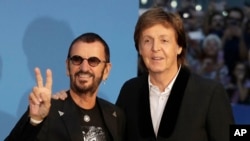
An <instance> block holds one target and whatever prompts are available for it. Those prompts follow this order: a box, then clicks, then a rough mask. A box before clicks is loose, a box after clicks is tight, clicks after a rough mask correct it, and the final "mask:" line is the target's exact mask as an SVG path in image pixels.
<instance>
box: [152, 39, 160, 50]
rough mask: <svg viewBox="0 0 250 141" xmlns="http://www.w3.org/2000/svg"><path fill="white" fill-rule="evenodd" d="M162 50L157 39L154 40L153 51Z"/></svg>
mask: <svg viewBox="0 0 250 141" xmlns="http://www.w3.org/2000/svg"><path fill="white" fill-rule="evenodd" d="M160 50H161V47H160V45H159V44H158V42H157V41H154V42H153V44H152V51H153V52H157V51H160Z"/></svg>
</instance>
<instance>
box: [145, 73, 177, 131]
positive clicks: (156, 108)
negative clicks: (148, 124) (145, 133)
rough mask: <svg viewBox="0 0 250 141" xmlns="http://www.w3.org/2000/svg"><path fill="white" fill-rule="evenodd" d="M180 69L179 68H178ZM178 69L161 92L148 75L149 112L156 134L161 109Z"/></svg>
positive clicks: (166, 99)
mask: <svg viewBox="0 0 250 141" xmlns="http://www.w3.org/2000/svg"><path fill="white" fill-rule="evenodd" d="M179 70H180V69H179ZM179 70H178V72H177V73H176V75H175V77H174V79H173V80H172V81H171V82H170V83H169V85H168V86H167V87H166V88H165V90H164V91H163V92H161V91H160V89H159V88H158V87H157V86H155V85H153V84H152V83H151V81H150V76H148V83H149V97H150V112H151V118H152V122H153V127H154V132H155V135H156V136H157V133H158V129H159V125H160V122H161V117H162V114H163V110H164V108H165V105H166V103H167V101H168V97H169V95H170V92H171V89H172V87H173V84H174V82H175V79H176V77H177V75H178V74H179Z"/></svg>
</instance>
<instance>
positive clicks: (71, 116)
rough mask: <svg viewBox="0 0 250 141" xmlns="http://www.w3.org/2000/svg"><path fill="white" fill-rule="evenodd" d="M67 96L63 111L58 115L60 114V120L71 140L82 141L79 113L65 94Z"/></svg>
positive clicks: (69, 97)
mask: <svg viewBox="0 0 250 141" xmlns="http://www.w3.org/2000/svg"><path fill="white" fill-rule="evenodd" d="M67 94H68V98H67V99H66V100H65V103H64V105H63V109H62V110H61V111H59V112H58V113H59V114H61V118H62V119H63V121H64V123H65V126H66V127H67V130H68V132H69V135H70V138H71V140H72V141H76V140H83V138H82V133H81V127H80V125H81V123H80V120H81V119H80V118H79V117H80V116H79V115H78V113H79V112H78V111H77V109H76V106H75V104H74V102H73V100H72V98H71V96H70V94H69V92H67Z"/></svg>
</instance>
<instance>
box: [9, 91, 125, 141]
mask: <svg viewBox="0 0 250 141" xmlns="http://www.w3.org/2000/svg"><path fill="white" fill-rule="evenodd" d="M68 95H69V94H68ZM97 102H98V104H99V106H100V110H101V111H102V115H103V119H104V122H105V125H106V127H107V129H108V131H109V132H110V135H111V137H112V139H113V141H122V140H123V139H124V137H123V136H124V129H125V115H124V113H123V111H122V110H121V109H120V108H118V107H116V106H114V105H113V104H111V103H109V102H107V101H105V100H103V99H101V98H97ZM80 120H81V119H80V116H79V112H78V111H77V109H76V106H75V104H74V102H73V100H72V98H71V97H70V96H68V98H67V99H66V100H64V101H62V100H52V105H51V109H50V112H49V115H48V116H47V117H46V119H45V120H44V121H43V122H42V123H41V124H39V125H38V126H32V125H31V124H30V123H29V117H28V111H27V112H26V113H25V114H24V115H23V116H22V118H21V119H20V120H19V121H18V123H17V124H16V126H15V127H14V129H13V130H12V131H11V133H10V134H9V136H8V137H7V138H6V139H5V141H17V140H18V141H19V140H22V141H34V140H38V141H83V135H82V132H81V128H80Z"/></svg>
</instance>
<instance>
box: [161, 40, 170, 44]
mask: <svg viewBox="0 0 250 141" xmlns="http://www.w3.org/2000/svg"><path fill="white" fill-rule="evenodd" d="M161 42H162V43H167V42H169V41H168V40H166V39H162V40H161Z"/></svg>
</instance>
